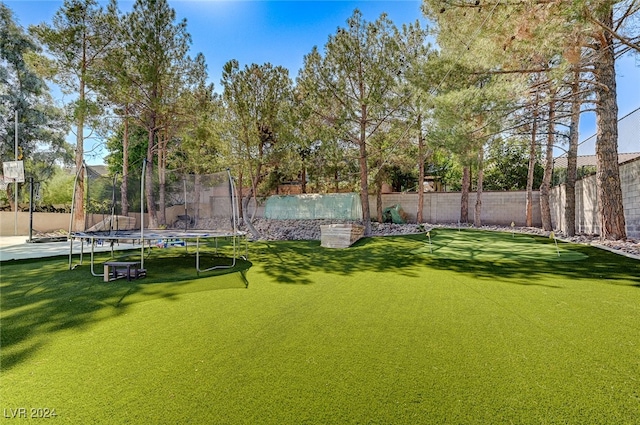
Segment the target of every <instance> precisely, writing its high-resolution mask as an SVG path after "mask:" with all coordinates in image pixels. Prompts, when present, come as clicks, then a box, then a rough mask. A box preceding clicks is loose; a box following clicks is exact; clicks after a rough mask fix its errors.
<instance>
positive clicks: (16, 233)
mask: <svg viewBox="0 0 640 425" xmlns="http://www.w3.org/2000/svg"><path fill="white" fill-rule="evenodd" d="M15 112H16V131H15V136H16V137H15V139H16V142H15V156H16V161H18V109H17V108H16V111H15ZM13 184H14V186H13V191H14V192H15V193H14V195H15V207H14V208H15V210H16V219H15V222H14V229H13V231H14V234H15V236H18V180H17V179H15V182H14V183H13Z"/></svg>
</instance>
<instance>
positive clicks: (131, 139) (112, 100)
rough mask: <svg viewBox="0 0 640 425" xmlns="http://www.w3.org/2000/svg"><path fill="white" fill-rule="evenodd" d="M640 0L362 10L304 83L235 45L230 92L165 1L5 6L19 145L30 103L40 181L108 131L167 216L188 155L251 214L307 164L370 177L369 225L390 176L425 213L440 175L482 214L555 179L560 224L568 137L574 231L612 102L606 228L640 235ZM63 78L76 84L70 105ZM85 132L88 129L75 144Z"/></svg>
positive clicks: (307, 69) (74, 0)
mask: <svg viewBox="0 0 640 425" xmlns="http://www.w3.org/2000/svg"><path fill="white" fill-rule="evenodd" d="M639 2H640V0H626V1H622V2H611V1H603V0H592V1H587V0H573V1H569V2H561V1H549V0H541V1H533V2H531V1H527V2H518V1H516V2H507V3H505V2H500V1H497V0H496V1H493V0H473V1H460V2H455V1H454V2H452V1H440V0H437V1H436V0H424V1H423V3H422V11H423V13H424V15H425V17H427V18H428V19H429V22H431V23H432V25H433V26H432V27H429V28H423V27H421V25H420V23H419V21H416V22H413V23H409V24H405V25H402V26H401V27H397V26H396V25H394V24H393V22H391V20H389V18H388V17H387V16H386V14H382V15H381V16H380V17H379V18H378V19H377V20H375V21H373V22H368V21H366V20H365V19H364V18H363V16H362V14H361V12H360V11H359V10H355V11H354V13H353V15H352V16H351V17H349V19H348V20H347V21H346V25H345V27H343V28H339V29H338V30H337V31H336V33H335V34H332V35H330V36H329V38H328V41H327V43H326V44H325V45H324V46H322V47H314V48H313V49H312V51H311V52H309V53H308V54H307V55H306V56H305V57H304V64H303V68H302V69H301V70H300V71H299V73H298V75H297V76H296V78H295V80H294V79H293V78H292V77H291V76H290V75H289V70H287V69H286V68H284V67H282V66H276V65H272V64H270V63H265V64H261V65H258V64H250V65H241V64H239V63H238V61H236V60H231V61H229V62H228V63H226V64H225V65H224V67H223V73H222V80H221V90H220V92H219V93H218V92H216V91H215V90H214V85H213V84H211V83H209V81H208V74H207V65H206V61H205V58H204V56H203V55H202V54H197V55H195V57H192V56H190V46H191V38H190V35H189V33H188V31H187V22H186V20H179V19H178V18H177V17H176V14H175V11H174V10H173V9H172V8H171V7H170V6H169V4H168V2H167V1H166V0H137V1H136V2H135V3H134V5H133V7H132V9H131V11H129V12H127V13H123V12H121V11H120V10H119V8H118V4H117V2H116V1H115V0H112V1H111V2H110V3H109V4H107V5H106V6H105V7H103V6H101V5H100V4H99V3H97V2H96V1H95V0H65V2H64V4H63V5H62V7H61V8H60V9H59V10H58V11H57V13H56V14H55V16H54V17H53V19H52V21H51V23H43V24H40V25H36V26H32V27H30V28H29V29H28V31H25V30H24V29H23V28H21V27H20V26H19V25H17V24H16V23H15V21H14V19H13V17H12V13H11V11H10V9H8V8H7V7H6V6H5V5H3V4H0V20H1V26H0V79H1V80H2V87H0V112H1V113H0V120H2V121H0V140H2V143H1V144H0V147H1V151H0V155H1V156H2V160H3V161H7V160H13V159H14V152H13V150H14V149H13V139H14V137H15V130H14V129H15V125H14V123H13V121H12V120H11V119H10V118H11V117H13V116H15V115H16V112H17V116H18V133H19V139H20V149H21V155H22V156H23V158H24V160H25V168H26V170H27V173H28V174H29V175H31V176H34V177H35V178H36V179H38V180H40V181H43V182H44V181H47V180H49V179H51V178H52V177H51V176H52V175H53V173H54V170H55V169H56V167H55V164H58V165H60V164H63V163H64V164H68V163H73V164H74V165H75V169H81V168H82V166H83V162H84V159H85V152H84V145H85V141H86V140H87V139H89V138H98V139H100V140H104V141H105V146H106V149H107V150H108V152H109V154H108V156H107V158H106V162H107V164H108V166H109V170H110V172H111V173H112V174H113V175H116V174H117V175H118V181H119V182H120V191H121V193H120V199H121V201H122V213H124V214H126V213H127V211H128V209H129V208H130V206H131V205H130V204H132V202H134V201H130V200H129V199H128V197H129V196H131V195H129V193H131V190H130V188H129V182H130V181H133V179H132V177H131V176H136V177H135V180H136V181H137V179H138V177H139V176H140V173H141V172H142V169H143V164H144V170H145V172H146V176H145V178H146V179H147V181H154V182H155V183H156V185H157V187H158V188H159V190H158V192H155V191H153V190H152V189H151V188H152V185H148V190H147V193H146V203H147V211H148V213H149V218H150V219H149V225H150V226H152V227H157V226H159V225H162V224H166V223H165V216H164V196H163V194H164V187H165V186H166V184H168V183H170V181H171V178H172V176H173V175H174V174H173V173H172V172H170V171H174V170H178V171H180V172H184V173H197V174H204V173H211V172H216V171H220V170H224V169H226V168H230V169H231V170H232V174H233V175H234V176H236V178H237V182H238V188H240V197H241V199H242V202H241V211H242V213H243V215H244V222H245V224H246V225H247V226H248V227H249V228H250V230H252V231H253V229H252V227H251V217H250V214H251V211H250V210H251V205H252V202H251V201H252V200H256V199H257V198H258V197H261V196H265V195H266V194H269V193H273V191H274V190H277V188H278V186H279V185H280V184H281V183H283V182H291V181H295V182H298V183H299V184H300V185H301V187H302V190H303V191H304V192H338V191H357V192H359V193H360V196H361V200H362V205H363V221H364V223H365V228H366V230H365V232H366V233H369V231H370V220H369V219H368V217H371V216H374V217H375V216H377V218H378V220H380V221H382V198H381V193H382V187H383V185H385V184H391V185H392V186H393V187H394V188H395V189H396V190H416V191H417V192H418V196H419V202H418V205H419V209H418V211H417V216H418V221H419V222H421V221H422V210H421V205H422V197H423V191H422V182H423V181H424V178H425V176H427V175H437V176H439V177H441V178H442V179H443V181H444V183H445V184H446V186H447V187H449V188H453V189H459V190H460V191H461V192H462V197H461V205H460V221H461V222H473V223H474V225H476V226H480V225H481V224H482V223H481V220H480V212H481V209H482V192H483V190H510V189H521V190H526V191H527V196H528V204H527V209H526V211H524V212H523V214H526V219H527V224H529V225H531V224H532V208H533V206H532V202H533V201H532V200H533V196H532V193H533V191H534V190H536V189H539V190H540V195H541V196H540V198H541V209H542V218H543V227H544V228H545V229H547V230H551V215H550V210H549V190H550V187H551V183H552V171H553V170H552V168H553V152H554V148H557V147H559V148H561V149H563V150H565V151H566V152H567V153H568V163H569V166H568V168H567V170H566V186H567V201H566V205H565V211H566V213H565V220H566V222H567V225H568V226H567V227H568V229H569V233H570V234H573V232H574V231H575V190H574V188H575V180H576V173H577V171H576V156H577V143H578V137H579V135H578V131H577V128H578V125H579V119H580V115H581V113H583V112H585V111H591V110H593V111H595V112H596V117H597V128H598V130H597V131H598V133H597V143H596V154H597V158H598V165H597V170H596V173H597V181H598V197H599V200H600V202H599V216H600V224H601V236H602V237H603V238H606V239H624V238H625V237H626V233H625V223H624V214H623V208H622V194H621V188H620V177H619V170H618V162H617V127H616V123H617V103H616V86H615V68H614V66H615V60H616V59H617V58H618V57H620V56H621V55H624V54H627V53H629V52H638V51H640V48H639V46H638V40H639V36H638V34H639V33H638V31H637V26H634V23H637V21H634V19H637V16H638V14H637V11H638V7H639V6H640V4H639ZM431 43H433V45H432V44H431ZM46 81H51V82H53V83H55V84H56V85H57V86H58V87H60V89H61V90H62V91H63V93H64V94H65V95H69V96H70V97H71V98H73V101H71V102H69V103H67V104H65V105H63V106H61V107H56V106H54V102H53V101H52V99H51V97H50V93H49V90H48V88H47V85H46V83H45V82H46ZM69 130H71V131H72V134H74V135H75V145H71V144H69V143H68V142H67V141H65V137H66V135H67V134H68V133H69ZM76 180H77V182H76V197H75V199H74V203H75V206H76V208H75V211H76V214H75V217H74V227H75V228H76V229H80V228H84V227H83V226H84V223H83V219H84V211H85V209H86V207H87V206H86V205H85V195H86V192H85V191H86V187H85V184H86V182H85V181H84V178H83V175H82V173H78V175H77V176H76ZM11 187H12V185H8V186H7V197H8V199H9V200H11V198H12V196H11V190H12V189H11ZM471 190H474V191H476V194H477V196H476V203H475V205H473V210H472V211H471V212H470V210H469V207H470V206H469V201H468V199H469V193H470V191H471ZM371 194H373V195H376V198H377V203H376V211H375V212H373V213H372V212H371V211H369V202H368V199H369V195H371ZM69 196H70V195H69Z"/></svg>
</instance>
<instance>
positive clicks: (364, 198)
mask: <svg viewBox="0 0 640 425" xmlns="http://www.w3.org/2000/svg"><path fill="white" fill-rule="evenodd" d="M361 112H362V115H361V116H360V140H359V141H358V145H359V148H360V158H359V164H360V202H361V203H362V223H363V225H364V234H365V236H368V235H370V234H371V210H370V208H369V181H368V179H369V172H368V168H367V128H366V125H367V105H362V108H361Z"/></svg>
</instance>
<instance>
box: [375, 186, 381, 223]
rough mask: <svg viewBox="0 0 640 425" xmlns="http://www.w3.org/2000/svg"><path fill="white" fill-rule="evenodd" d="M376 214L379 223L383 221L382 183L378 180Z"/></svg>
mask: <svg viewBox="0 0 640 425" xmlns="http://www.w3.org/2000/svg"><path fill="white" fill-rule="evenodd" d="M376 216H377V219H378V223H382V183H381V182H379V181H378V182H376Z"/></svg>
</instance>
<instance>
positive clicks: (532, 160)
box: [525, 91, 538, 227]
mask: <svg viewBox="0 0 640 425" xmlns="http://www.w3.org/2000/svg"><path fill="white" fill-rule="evenodd" d="M537 138H538V92H537V91H536V98H535V100H534V103H533V126H532V128H531V143H530V145H529V168H528V169H527V205H526V220H525V222H526V225H527V227H533V178H534V176H535V174H534V171H535V168H536V139H537Z"/></svg>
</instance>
